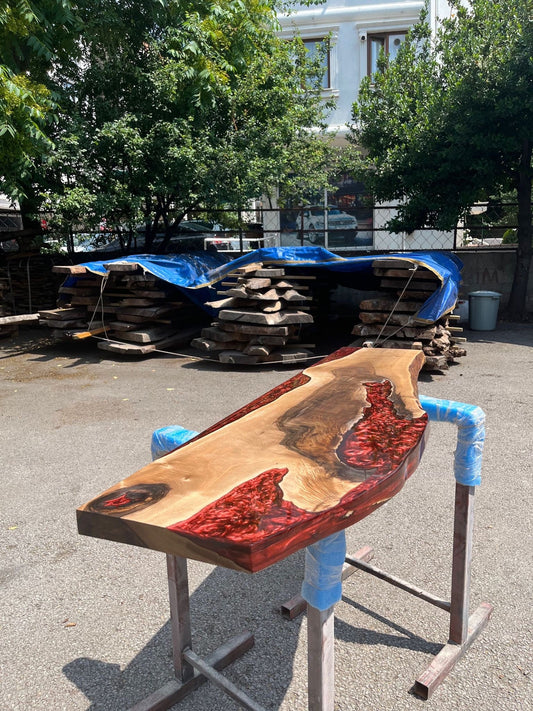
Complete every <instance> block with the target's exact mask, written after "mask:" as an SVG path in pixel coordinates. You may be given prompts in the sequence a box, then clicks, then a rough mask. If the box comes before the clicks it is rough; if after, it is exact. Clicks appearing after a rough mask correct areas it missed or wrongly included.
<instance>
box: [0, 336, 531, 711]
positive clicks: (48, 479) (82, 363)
mask: <svg viewBox="0 0 533 711" xmlns="http://www.w3.org/2000/svg"><path fill="white" fill-rule="evenodd" d="M465 335H466V336H467V338H468V343H467V349H468V355H467V356H466V357H465V358H462V359H461V360H460V363H459V364H458V365H456V366H453V367H452V368H451V369H450V370H449V371H448V372H447V373H446V374H445V375H429V374H422V376H421V378H420V383H419V390H420V393H422V394H424V395H429V396H433V397H439V398H448V399H452V400H458V401H462V402H467V403H472V404H475V405H479V406H480V407H482V408H483V409H484V410H485V412H486V414H487V439H486V446H485V452H484V463H483V474H482V477H483V481H482V485H481V486H480V487H479V488H478V489H477V491H476V497H475V499H476V504H475V505H476V510H475V531H474V548H473V576H472V590H471V609H472V610H474V609H475V608H476V607H477V606H478V605H479V604H480V603H482V602H484V601H486V602H490V603H491V604H493V605H494V613H493V617H492V619H491V621H490V622H489V625H488V626H487V628H486V629H485V631H484V632H483V633H482V635H481V636H480V637H479V638H478V640H477V641H476V642H475V643H474V644H473V646H472V647H471V649H470V650H469V651H468V653H467V654H466V656H464V657H463V659H462V660H461V661H460V662H459V664H458V665H457V666H456V668H455V669H454V671H453V672H452V673H451V675H450V676H449V677H448V678H447V679H446V681H445V682H444V683H443V685H442V686H441V687H440V688H439V689H438V690H437V691H436V692H435V694H434V695H433V697H432V698H431V699H430V700H429V701H423V700H421V699H419V698H418V697H416V696H414V695H413V694H412V693H411V691H410V690H411V687H412V684H413V682H414V680H415V678H416V677H417V676H419V674H420V673H421V672H422V671H423V670H424V669H425V668H426V667H427V665H428V664H429V663H430V661H431V659H432V658H433V655H434V654H435V653H436V652H438V650H439V649H440V647H441V646H442V644H444V643H445V642H446V640H447V623H448V616H447V614H446V613H445V612H443V611H441V610H439V609H437V608H435V607H432V606H430V605H428V604H427V603H424V602H422V601H419V600H417V599H415V598H413V597H411V596H410V595H407V594H406V593H404V592H402V591H401V590H398V589H396V588H393V587H391V586H389V585H387V584H386V583H384V582H381V581H379V580H377V579H375V578H372V577H371V576H368V575H366V574H364V573H356V574H355V575H353V576H352V577H351V578H349V580H347V581H346V582H345V585H344V598H343V601H342V602H341V603H339V604H338V605H337V606H336V611H335V612H336V621H335V638H336V641H335V660H336V679H335V689H336V696H335V698H336V701H335V708H336V711H352V710H353V711H360V710H363V709H364V710H367V709H368V710H369V709H379V710H380V711H404V710H405V711H423V710H424V709H425V710H427V711H444V710H446V711H448V710H449V709H456V710H457V711H473V710H475V711H495V709H498V711H526V710H527V709H531V708H533V702H532V694H531V676H532V674H533V664H532V652H531V627H532V625H531V622H532V614H531V610H532V606H531V589H532V582H533V581H532V578H533V575H532V554H531V552H532V536H531V516H530V512H531V508H532V506H531V503H532V499H531V479H532V477H531V460H532V451H533V448H532V439H533V393H532V383H533V357H532V355H533V350H532V346H533V326H531V325H518V324H501V323H500V324H498V327H497V329H496V330H495V331H490V332H469V331H467V332H466V333H465ZM298 370H299V368H298V369H294V368H292V369H291V368H289V367H285V366H271V367H261V368H251V367H249V368H238V367H237V368H235V367H229V366H222V365H218V364H213V363H205V362H201V361H196V360H193V359H190V358H182V357H177V356H174V355H170V354H166V355H157V356H155V357H149V358H144V359H140V360H139V359H134V360H128V359H125V358H120V357H114V356H112V355H111V354H108V353H105V352H103V351H99V350H98V349H97V348H96V346H95V343H94V342H92V343H89V342H84V343H80V344H72V343H71V344H67V345H53V344H51V343H50V342H49V341H48V340H47V339H46V336H43V335H42V331H40V330H39V329H25V330H21V332H20V335H19V336H18V337H17V338H9V339H5V338H4V339H3V340H2V341H0V408H1V409H0V419H1V422H2V429H1V433H2V447H1V452H2V457H1V472H2V496H1V498H0V600H1V603H0V709H1V710H2V711H4V710H5V711H30V710H33V709H38V710H45V709H46V710H47V711H49V710H50V711H56V710H60V709H65V710H66V711H77V710H78V709H84V710H87V711H88V710H89V709H90V710H91V711H122V709H127V708H129V707H130V706H131V705H132V704H133V703H135V702H136V701H138V700H140V699H142V698H144V697H145V696H146V695H147V694H148V693H150V692H151V691H153V690H155V689H156V688H158V687H159V686H161V685H162V684H164V683H165V682H166V681H168V680H169V679H170V678H171V676H172V659H171V656H170V630H169V613H168V598H167V587H166V568H165V558H164V555H163V554H161V553H156V552H153V551H148V550H144V549H140V548H136V547H133V546H126V545H122V544H117V543H112V542H108V541H103V540H98V539H93V538H87V537H83V536H80V535H78V533H77V530H76V517H75V511H76V507H77V506H79V505H81V504H83V503H85V502H86V501H88V500H89V499H91V498H93V497H94V496H96V495H97V494H98V493H100V492H101V491H103V490H104V489H106V488H107V487H109V486H111V485H113V484H116V483H117V482H118V481H119V480H120V479H122V478H124V477H126V476H128V475H129V474H131V473H133V472H134V471H136V470H137V469H139V468H140V467H141V466H143V465H144V464H146V463H148V462H149V460H150V440H151V434H152V432H153V430H155V429H157V428H159V427H162V426H165V425H171V424H180V425H183V426H186V427H189V428H191V429H196V430H202V429H205V428H206V427H207V426H209V425H211V424H213V423H214V422H216V421H217V420H219V419H221V418H222V417H224V416H225V415H227V414H229V413H231V412H233V411H234V410H236V409H237V408H238V407H239V406H241V405H243V404H245V403H246V402H248V401H249V400H251V399H252V398H253V397H256V396H258V395H260V394H262V393H263V392H265V391H266V390H268V389H270V388H271V387H273V386H274V385H277V384H278V383H280V382H282V381H283V380H285V379H287V378H288V377H290V376H291V375H292V374H294V373H295V372H298ZM455 441H456V431H455V429H454V427H453V426H452V425H446V424H440V423H432V424H431V433H430V437H429V441H428V446H427V449H426V452H425V454H424V456H423V459H422V462H421V464H420V466H419V467H418V469H417V471H416V473H415V474H414V475H413V477H412V478H411V479H410V480H409V482H408V483H407V484H406V486H405V487H404V489H403V490H402V491H401V492H400V493H399V494H398V495H397V496H396V497H394V499H392V500H391V501H390V502H389V503H387V504H386V505H385V506H383V507H382V508H381V509H379V510H378V511H377V512H375V513H374V514H372V515H371V516H369V517H367V518H366V519H364V520H363V521H361V522H360V523H358V524H357V525H355V526H353V527H352V528H350V529H349V531H348V534H347V537H348V542H349V548H350V550H352V551H355V550H356V549H358V548H360V547H361V546H363V545H366V544H370V545H372V546H373V547H374V550H375V558H374V561H375V564H376V565H378V566H379V567H380V568H384V569H386V570H388V571H389V572H391V573H393V574H395V575H397V576H399V577H402V578H407V579H409V580H411V581H412V582H413V583H415V584H417V585H419V586H421V587H423V588H426V589H428V590H430V591H431V592H433V593H434V594H436V595H439V596H441V597H446V596H448V595H449V585H450V567H451V537H452V517H453V493H454V477H453V451H454V449H455ZM302 570H303V554H302V552H299V553H296V554H295V555H293V556H291V557H289V558H288V559H286V560H284V561H283V562H281V563H279V564H277V565H275V566H272V567H271V568H268V569H266V570H264V571H262V572H260V573H257V574H255V575H246V574H243V573H238V572H235V571H230V570H226V569H222V568H214V567H213V566H210V565H207V564H202V563H197V562H194V561H193V562H190V563H189V576H190V586H191V605H192V618H193V643H194V648H195V651H197V653H199V654H207V653H209V652H210V651H211V650H213V649H214V648H215V647H217V646H218V645H219V644H221V643H222V642H224V641H225V640H226V639H227V638H228V637H230V636H232V635H233V634H235V633H236V632H239V631H241V630H243V629H248V630H250V631H252V632H253V633H254V635H255V646H254V647H253V649H251V650H250V651H249V652H247V653H246V654H245V655H244V656H243V657H242V658H241V659H239V660H238V661H236V662H235V663H233V664H232V665H231V667H230V668H229V669H228V670H227V675H228V677H229V678H230V679H231V680H232V681H234V682H235V683H237V684H239V685H240V686H242V687H245V688H246V689H247V691H248V693H249V694H250V696H252V698H254V699H255V700H256V701H257V702H259V703H261V704H262V705H263V706H264V707H265V709H269V710H273V709H280V710H281V711H289V710H290V711H304V710H305V709H306V708H307V681H306V679H307V662H306V625H305V618H298V619H297V620H294V621H292V622H291V621H288V620H285V619H283V618H282V617H281V615H280V614H279V605H280V603H282V602H283V601H285V600H287V599H288V598H290V597H292V596H293V595H294V594H295V593H296V592H297V591H298V589H299V586H300V582H301V578H302ZM176 708H179V709H181V710H182V711H193V710H202V711H203V710H206V711H226V710H228V711H232V710H233V709H236V708H238V707H237V705H236V704H235V703H234V702H233V701H231V700H230V699H228V698H227V697H225V696H224V695H223V694H222V692H220V691H219V690H217V689H216V688H214V687H213V686H212V685H208V684H207V685H204V686H203V687H201V688H200V689H199V690H197V691H196V692H194V693H193V694H192V695H191V696H190V697H188V698H187V699H186V700H185V701H183V702H182V703H181V704H179V706H177V707H176Z"/></svg>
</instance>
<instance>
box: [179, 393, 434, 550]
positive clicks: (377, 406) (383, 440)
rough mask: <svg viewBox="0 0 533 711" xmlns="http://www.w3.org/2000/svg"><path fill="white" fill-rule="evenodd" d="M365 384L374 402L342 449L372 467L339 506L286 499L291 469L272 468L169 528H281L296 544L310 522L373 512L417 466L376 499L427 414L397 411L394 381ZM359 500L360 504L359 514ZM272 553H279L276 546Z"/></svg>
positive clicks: (196, 533)
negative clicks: (307, 505) (308, 505)
mask: <svg viewBox="0 0 533 711" xmlns="http://www.w3.org/2000/svg"><path fill="white" fill-rule="evenodd" d="M289 382H290V381H289ZM365 387H366V388H367V399H368V402H369V407H367V408H366V409H365V412H364V415H363V417H362V418H361V420H359V422H357V423H356V424H355V425H354V427H353V428H352V429H351V430H350V432H349V433H348V434H347V435H346V436H345V437H344V440H343V442H342V444H341V446H340V447H339V450H338V455H339V458H340V459H341V460H342V461H344V462H345V463H346V464H348V465H349V466H351V467H353V468H355V469H366V470H370V471H369V476H368V478H367V480H366V481H364V482H363V483H358V484H354V489H353V490H352V491H351V492H349V493H348V494H346V495H345V496H344V497H343V498H342V499H341V500H340V501H339V503H338V504H337V505H336V506H334V507H332V508H331V509H328V510H327V511H322V512H318V513H316V512H309V511H305V510H303V509H301V508H299V507H298V506H295V505H294V504H293V503H292V502H290V501H285V500H284V499H283V491H282V490H281V487H280V483H281V481H282V479H283V477H284V476H285V475H286V474H287V472H288V470H287V469H286V468H280V469H269V470H267V471H265V472H262V473H261V474H259V475H258V476H256V477H254V478H253V479H250V480H249V481H246V482H244V483H243V484H240V485H239V486H237V487H235V488H234V489H232V490H231V491H230V492H228V493H227V494H226V495H225V496H223V497H221V498H220V499H218V500H217V501H215V502H213V503H211V504H209V505H208V506H206V507H205V508H203V509H202V510H201V511H199V512H198V513H197V514H195V515H194V516H191V518H189V519H187V520H185V521H181V522H179V523H176V524H173V525H172V526H169V528H170V529H171V530H173V531H176V532H177V533H180V534H183V535H185V536H187V537H189V538H192V539H209V540H210V541H216V540H218V541H220V542H221V543H223V542H225V543H226V544H237V545H239V544H240V545H251V544H253V543H257V544H260V543H261V542H265V541H266V539H269V538H271V537H272V536H276V534H282V533H284V532H287V533H290V534H291V538H292V539H293V540H292V545H291V547H295V545H296V543H297V539H298V538H299V535H298V534H300V535H304V531H307V529H308V528H309V525H311V526H312V527H313V528H315V529H316V532H317V533H318V529H319V527H322V526H323V525H324V524H327V525H330V526H331V525H335V524H337V530H340V529H341V528H343V527H345V526H346V525H349V524H350V523H351V522H353V521H355V520H359V519H360V518H362V516H363V515H366V513H369V510H368V509H369V508H371V507H372V506H375V505H380V504H381V503H384V501H386V500H387V499H388V498H390V496H392V495H393V494H394V493H395V489H396V490H397V489H398V488H401V486H402V483H403V479H404V478H407V476H409V475H410V474H411V472H412V469H413V466H408V467H407V468H406V472H405V475H404V476H402V482H401V483H399V484H398V483H397V482H395V483H394V484H393V483H392V482H391V486H390V487H384V488H379V503H375V502H374V501H373V500H372V497H371V496H370V497H369V493H371V491H372V489H375V488H376V487H377V485H378V484H379V482H380V481H386V480H387V479H389V477H391V475H393V474H394V473H395V472H396V471H397V470H398V468H399V466H400V465H401V464H402V463H403V462H404V460H405V459H407V458H408V456H409V454H410V451H411V450H412V449H413V448H414V447H415V445H416V444H417V443H418V442H419V440H420V438H421V437H422V435H423V432H424V429H425V427H426V424H427V415H426V414H425V413H424V415H423V416H422V417H419V418H416V419H403V418H400V417H398V415H397V413H396V411H395V410H394V405H393V403H392V402H391V401H390V400H389V399H388V396H389V395H390V393H391V390H392V386H391V384H390V382H389V381H385V382H380V383H377V382H370V383H365ZM415 466H416V465H415ZM358 500H360V504H361V508H360V512H359V513H360V514H361V515H359V516H357V513H358V508H357V503H358ZM294 529H301V531H295V530H294ZM294 534H296V536H295V535H294ZM305 535H308V531H307V533H306V534H305ZM318 537H320V536H318ZM272 554H273V555H274V556H275V553H274V550H272ZM267 564H268V563H267Z"/></svg>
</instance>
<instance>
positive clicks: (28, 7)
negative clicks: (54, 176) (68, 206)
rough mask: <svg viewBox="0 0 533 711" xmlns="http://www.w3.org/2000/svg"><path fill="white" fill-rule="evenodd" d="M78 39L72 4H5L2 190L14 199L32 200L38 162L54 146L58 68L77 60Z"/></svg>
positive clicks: (0, 66) (0, 67)
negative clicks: (66, 60)
mask: <svg viewBox="0 0 533 711" xmlns="http://www.w3.org/2000/svg"><path fill="white" fill-rule="evenodd" d="M75 36H76V21H75V18H74V15H73V14H72V11H71V8H70V3H69V1H68V0H40V2H37V1H36V0H4V1H3V2H2V3H1V4H0V190H1V191H2V192H3V193H5V194H7V195H8V196H9V197H10V198H12V199H13V200H19V201H21V202H24V201H31V200H32V198H33V197H34V196H33V194H32V192H33V191H32V182H33V180H32V176H33V171H34V168H35V164H36V161H38V160H39V159H40V157H41V156H43V155H46V154H47V153H48V152H49V151H50V150H51V149H52V147H53V142H52V140H51V132H52V122H53V121H54V120H55V118H56V112H57V109H58V106H57V98H58V94H57V91H56V86H55V82H54V79H53V65H54V62H57V61H59V60H61V59H63V58H64V57H65V56H72V54H73V50H74V41H75Z"/></svg>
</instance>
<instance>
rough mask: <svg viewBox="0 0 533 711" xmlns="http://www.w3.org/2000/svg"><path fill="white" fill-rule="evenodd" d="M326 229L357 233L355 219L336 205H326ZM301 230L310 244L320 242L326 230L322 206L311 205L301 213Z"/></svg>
mask: <svg viewBox="0 0 533 711" xmlns="http://www.w3.org/2000/svg"><path fill="white" fill-rule="evenodd" d="M327 213H328V214H327V228H328V232H329V231H332V230H350V231H355V232H356V231H357V218H356V217H355V215H349V214H348V213H347V212H344V211H343V210H341V209H340V207H337V206H336V205H328V208H327ZM303 228H304V230H306V231H307V237H308V239H309V241H310V242H321V241H322V240H323V235H324V230H325V229H326V210H325V209H324V207H323V206H322V205H311V206H310V207H306V208H305V209H304V211H303ZM314 230H316V232H314Z"/></svg>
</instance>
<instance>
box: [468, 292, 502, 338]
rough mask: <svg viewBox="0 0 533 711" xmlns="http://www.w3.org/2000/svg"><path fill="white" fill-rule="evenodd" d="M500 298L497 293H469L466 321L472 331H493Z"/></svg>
mask: <svg viewBox="0 0 533 711" xmlns="http://www.w3.org/2000/svg"><path fill="white" fill-rule="evenodd" d="M500 297H501V294H499V293H498V292H497V291H471V292H470V294H468V319H469V326H470V328H471V329H472V331H494V329H495V328H496V322H497V320H498V309H499V306H500Z"/></svg>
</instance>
